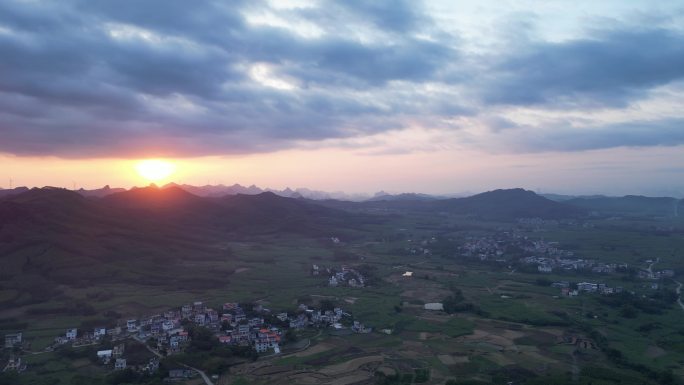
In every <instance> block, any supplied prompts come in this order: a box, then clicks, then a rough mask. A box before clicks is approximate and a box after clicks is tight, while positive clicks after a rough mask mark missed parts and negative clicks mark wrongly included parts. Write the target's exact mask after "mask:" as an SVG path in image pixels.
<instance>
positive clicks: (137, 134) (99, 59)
mask: <svg viewBox="0 0 684 385" xmlns="http://www.w3.org/2000/svg"><path fill="white" fill-rule="evenodd" d="M683 105H684V4H683V3H682V2H681V1H680V0H677V1H667V0H662V1H658V2H651V1H637V0H630V1H626V0H602V1H595V0H592V1H573V2H568V1H544V2H540V1H532V0H530V1H505V0H491V1H426V2H419V1H413V0H406V1H379V0H374V1H361V0H345V1H342V0H340V1H306V0H301V1H282V0H273V1H259V0H256V1H255V0H250V1H246V0H245V1H240V0H238V1H193V2H188V1H180V0H178V1H177V0H148V1H137V0H109V1H108V0H100V1H92V0H62V1H33V0H24V1H19V0H4V1H2V2H0V177H2V178H4V180H0V186H2V187H7V186H8V184H9V178H12V179H13V183H14V185H22V184H24V185H41V186H42V185H58V186H69V187H71V186H72V185H73V184H74V183H76V184H77V185H78V186H83V187H86V188H91V187H96V186H100V185H104V184H106V183H109V184H112V185H120V186H125V187H128V186H131V185H135V184H141V183H143V182H144V181H142V180H141V179H140V178H139V177H138V176H136V175H135V173H134V172H133V171H132V170H133V165H134V164H135V162H136V161H138V160H140V159H146V158H165V159H169V160H172V161H173V162H174V163H175V164H176V166H177V170H178V171H177V173H176V174H175V175H174V177H173V179H175V180H176V181H179V182H185V183H193V184H198V183H201V184H204V183H207V182H209V183H226V184H229V183H230V184H232V183H235V182H238V183H242V184H252V183H255V184H258V185H261V186H270V187H274V188H283V187H286V186H290V187H310V188H316V189H323V190H345V191H349V192H373V191H377V190H380V189H385V190H388V191H393V192H400V191H417V192H427V193H449V192H462V191H473V192H476V191H482V190H487V189H492V188H501V187H517V186H520V187H525V188H529V189H534V190H541V191H546V192H551V191H554V192H561V193H608V194H628V193H638V194H648V195H680V196H681V195H684V108H683Z"/></svg>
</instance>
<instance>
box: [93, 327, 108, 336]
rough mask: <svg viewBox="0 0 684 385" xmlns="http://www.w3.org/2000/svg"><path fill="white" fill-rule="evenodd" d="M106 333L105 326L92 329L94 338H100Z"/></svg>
mask: <svg viewBox="0 0 684 385" xmlns="http://www.w3.org/2000/svg"><path fill="white" fill-rule="evenodd" d="M106 335H107V329H105V328H95V330H94V331H93V337H95V339H100V338H102V337H104V336H106Z"/></svg>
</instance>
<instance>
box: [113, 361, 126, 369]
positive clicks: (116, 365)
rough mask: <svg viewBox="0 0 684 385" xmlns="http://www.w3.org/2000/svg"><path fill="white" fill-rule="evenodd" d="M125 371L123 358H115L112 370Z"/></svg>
mask: <svg viewBox="0 0 684 385" xmlns="http://www.w3.org/2000/svg"><path fill="white" fill-rule="evenodd" d="M124 369H126V359H125V358H117V359H116V361H115V362H114V370H124Z"/></svg>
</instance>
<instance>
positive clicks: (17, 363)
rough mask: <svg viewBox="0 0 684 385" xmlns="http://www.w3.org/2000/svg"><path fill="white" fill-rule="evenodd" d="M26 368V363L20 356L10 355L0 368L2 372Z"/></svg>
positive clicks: (18, 370) (19, 370)
mask: <svg viewBox="0 0 684 385" xmlns="http://www.w3.org/2000/svg"><path fill="white" fill-rule="evenodd" d="M25 370H26V364H25V363H24V362H23V361H22V360H21V357H16V356H14V355H11V356H10V358H9V361H7V364H6V365H5V367H4V368H3V369H2V371H3V372H19V373H21V372H23V371H25Z"/></svg>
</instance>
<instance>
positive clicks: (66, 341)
mask: <svg viewBox="0 0 684 385" xmlns="http://www.w3.org/2000/svg"><path fill="white" fill-rule="evenodd" d="M348 273H350V271H347V272H345V274H348ZM359 279H360V282H361V284H362V282H363V281H362V278H361V277H359ZM326 305H329V304H326ZM328 307H329V308H328ZM191 327H202V328H206V329H208V330H209V331H211V333H213V336H214V337H215V338H216V339H217V340H218V341H219V342H220V343H221V344H224V345H226V346H235V347H242V348H247V349H249V350H252V351H253V352H254V353H256V354H257V355H277V354H280V353H281V348H282V345H283V343H284V342H285V339H286V335H287V333H288V332H290V333H293V332H295V331H297V330H302V329H306V328H316V329H323V328H332V329H333V330H335V331H338V332H339V331H346V332H347V333H370V332H371V331H372V330H373V329H372V328H369V327H366V326H364V324H363V323H361V322H359V321H354V320H353V318H352V315H351V314H350V313H348V312H346V311H344V310H343V309H342V308H340V307H333V306H327V307H326V308H320V309H317V308H313V307H309V306H307V305H305V304H300V305H298V307H297V309H296V310H295V311H294V312H293V313H287V312H279V313H272V312H271V310H270V309H267V308H265V307H264V306H263V305H261V304H259V303H255V304H252V303H246V304H240V303H237V302H227V303H224V304H223V305H222V306H221V309H220V310H216V309H213V308H210V307H208V306H207V305H206V304H205V303H204V302H201V301H197V302H194V303H192V304H186V305H183V306H182V307H180V308H177V309H172V310H168V311H166V312H164V313H162V314H155V315H152V316H149V317H144V318H141V319H128V320H126V321H125V322H123V321H122V322H120V323H119V325H117V326H115V327H112V328H105V327H96V328H94V329H92V330H87V331H86V330H80V329H77V328H69V329H67V330H66V331H65V333H64V334H63V335H60V336H58V337H56V338H55V342H54V344H53V345H52V346H49V347H48V348H46V349H45V351H55V350H58V349H60V347H63V346H69V347H72V348H79V347H87V346H95V345H100V344H101V343H102V342H103V341H104V340H105V339H106V340H107V341H108V342H109V343H110V344H111V346H112V348H111V349H103V350H98V351H97V352H96V354H97V360H98V361H99V363H100V364H101V365H103V366H105V367H110V368H111V369H113V370H115V371H116V370H124V369H127V368H128V369H132V370H134V371H137V372H140V373H150V374H151V373H154V372H156V371H157V369H158V368H159V358H162V357H165V356H170V355H174V354H179V353H182V352H183V351H184V349H185V348H186V347H187V346H188V344H189V342H190V341H191V334H190V333H189V330H188V329H189V328H191ZM343 334H344V333H342V334H340V335H343ZM22 337H23V336H22V333H21V332H18V333H12V334H7V335H5V348H9V349H15V350H16V349H17V348H19V349H21V347H22V345H23V338H22ZM130 339H134V340H136V341H138V342H140V343H141V344H144V345H145V346H146V347H147V348H148V349H149V350H150V351H151V352H152V353H154V355H155V358H152V359H150V360H149V362H146V363H144V364H142V365H134V366H131V365H129V364H128V363H127V360H126V348H125V346H126V344H125V341H126V340H130ZM255 356H256V355H255ZM24 370H26V365H25V364H23V363H22V361H21V357H20V356H18V355H14V354H13V355H12V356H11V358H10V361H9V362H8V363H7V364H6V365H5V366H4V369H3V371H17V372H21V371H24ZM191 375H193V374H192V370H187V369H182V368H181V369H178V370H171V371H170V372H169V377H170V378H172V379H173V378H187V377H189V376H191Z"/></svg>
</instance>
